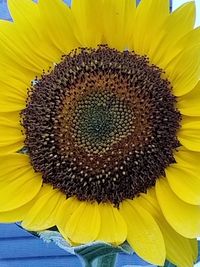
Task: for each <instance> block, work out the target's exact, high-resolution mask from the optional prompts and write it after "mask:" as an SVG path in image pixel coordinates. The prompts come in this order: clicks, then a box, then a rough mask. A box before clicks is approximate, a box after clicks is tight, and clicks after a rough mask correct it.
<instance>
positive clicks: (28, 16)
mask: <svg viewBox="0 0 200 267" xmlns="http://www.w3.org/2000/svg"><path fill="white" fill-rule="evenodd" d="M8 8H9V10H10V13H11V16H12V18H13V20H14V23H13V28H14V30H13V32H12V36H9V38H10V39H12V38H14V39H13V40H14V44H15V45H16V46H18V45H19V46H20V45H21V48H22V46H23V49H22V51H23V53H22V54H24V52H25V55H22V56H23V57H24V56H27V55H29V56H32V62H33V64H35V66H38V67H39V69H41V67H42V69H45V68H48V66H49V63H53V62H56V60H57V59H58V57H60V56H61V54H60V53H59V51H58V50H57V49H56V47H55V46H54V45H53V44H52V42H51V41H50V40H49V38H48V37H47V35H46V31H47V29H46V25H45V22H44V19H43V18H44V14H41V13H40V10H39V8H38V4H36V3H34V2H33V1H31V0H8ZM7 33H9V32H7ZM7 35H8V34H7ZM26 52H29V54H27V53H26ZM39 69H38V70H39Z"/></svg>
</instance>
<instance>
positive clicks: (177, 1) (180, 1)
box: [172, 0, 200, 26]
mask: <svg viewBox="0 0 200 267" xmlns="http://www.w3.org/2000/svg"><path fill="white" fill-rule="evenodd" d="M172 1H173V9H176V8H177V7H179V6H180V5H182V4H184V3H186V2H189V0H172ZM195 2H196V8H197V18H196V25H197V26H200V0H195Z"/></svg>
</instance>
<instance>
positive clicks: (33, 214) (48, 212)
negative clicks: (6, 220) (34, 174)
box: [22, 184, 64, 231]
mask: <svg viewBox="0 0 200 267" xmlns="http://www.w3.org/2000/svg"><path fill="white" fill-rule="evenodd" d="M63 198H64V194H62V193H61V192H59V191H58V190H55V189H53V187H52V186H50V185H46V184H43V186H42V188H41V190H40V193H39V194H38V196H37V198H36V201H35V203H34V205H32V207H31V208H30V210H29V212H28V213H27V215H26V216H25V218H24V220H23V222H22V226H23V227H24V228H26V229H28V230H32V231H41V230H45V229H48V228H50V227H52V226H54V225H55V224H56V219H55V218H56V213H57V211H58V208H59V206H60V204H61V203H62V201H63Z"/></svg>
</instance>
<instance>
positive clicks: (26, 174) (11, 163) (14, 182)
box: [0, 154, 42, 212]
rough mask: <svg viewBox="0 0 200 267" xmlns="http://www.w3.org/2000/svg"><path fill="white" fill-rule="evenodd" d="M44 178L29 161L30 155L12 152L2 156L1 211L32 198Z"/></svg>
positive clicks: (16, 206) (0, 167) (14, 207)
mask: <svg viewBox="0 0 200 267" xmlns="http://www.w3.org/2000/svg"><path fill="white" fill-rule="evenodd" d="M41 184H42V179H41V176H40V175H39V174H36V173H35V172H34V170H33V168H32V166H31V165H30V163H29V158H28V156H25V155H21V154H11V155H7V156H2V157H1V158H0V212H2V211H8V210H13V209H16V208H18V207H21V206H23V205H24V204H26V203H27V202H29V201H30V200H32V199H33V198H34V197H35V196H36V194H37V193H38V192H39V190H40V187H41Z"/></svg>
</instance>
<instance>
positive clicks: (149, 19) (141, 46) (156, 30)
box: [131, 0, 169, 55]
mask: <svg viewBox="0 0 200 267" xmlns="http://www.w3.org/2000/svg"><path fill="white" fill-rule="evenodd" d="M168 15H169V1H168V0H157V1H154V0H142V1H141V2H140V3H139V5H138V7H137V10H136V15H135V21H134V31H133V33H132V35H133V37H132V38H133V40H132V42H133V45H132V47H131V48H132V49H133V50H134V51H135V52H136V53H139V54H140V55H141V54H142V55H146V54H148V52H149V49H150V47H151V45H152V43H154V42H155V40H157V39H158V36H159V35H160V28H161V26H162V24H163V22H164V21H165V20H166V18H167V17H168Z"/></svg>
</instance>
